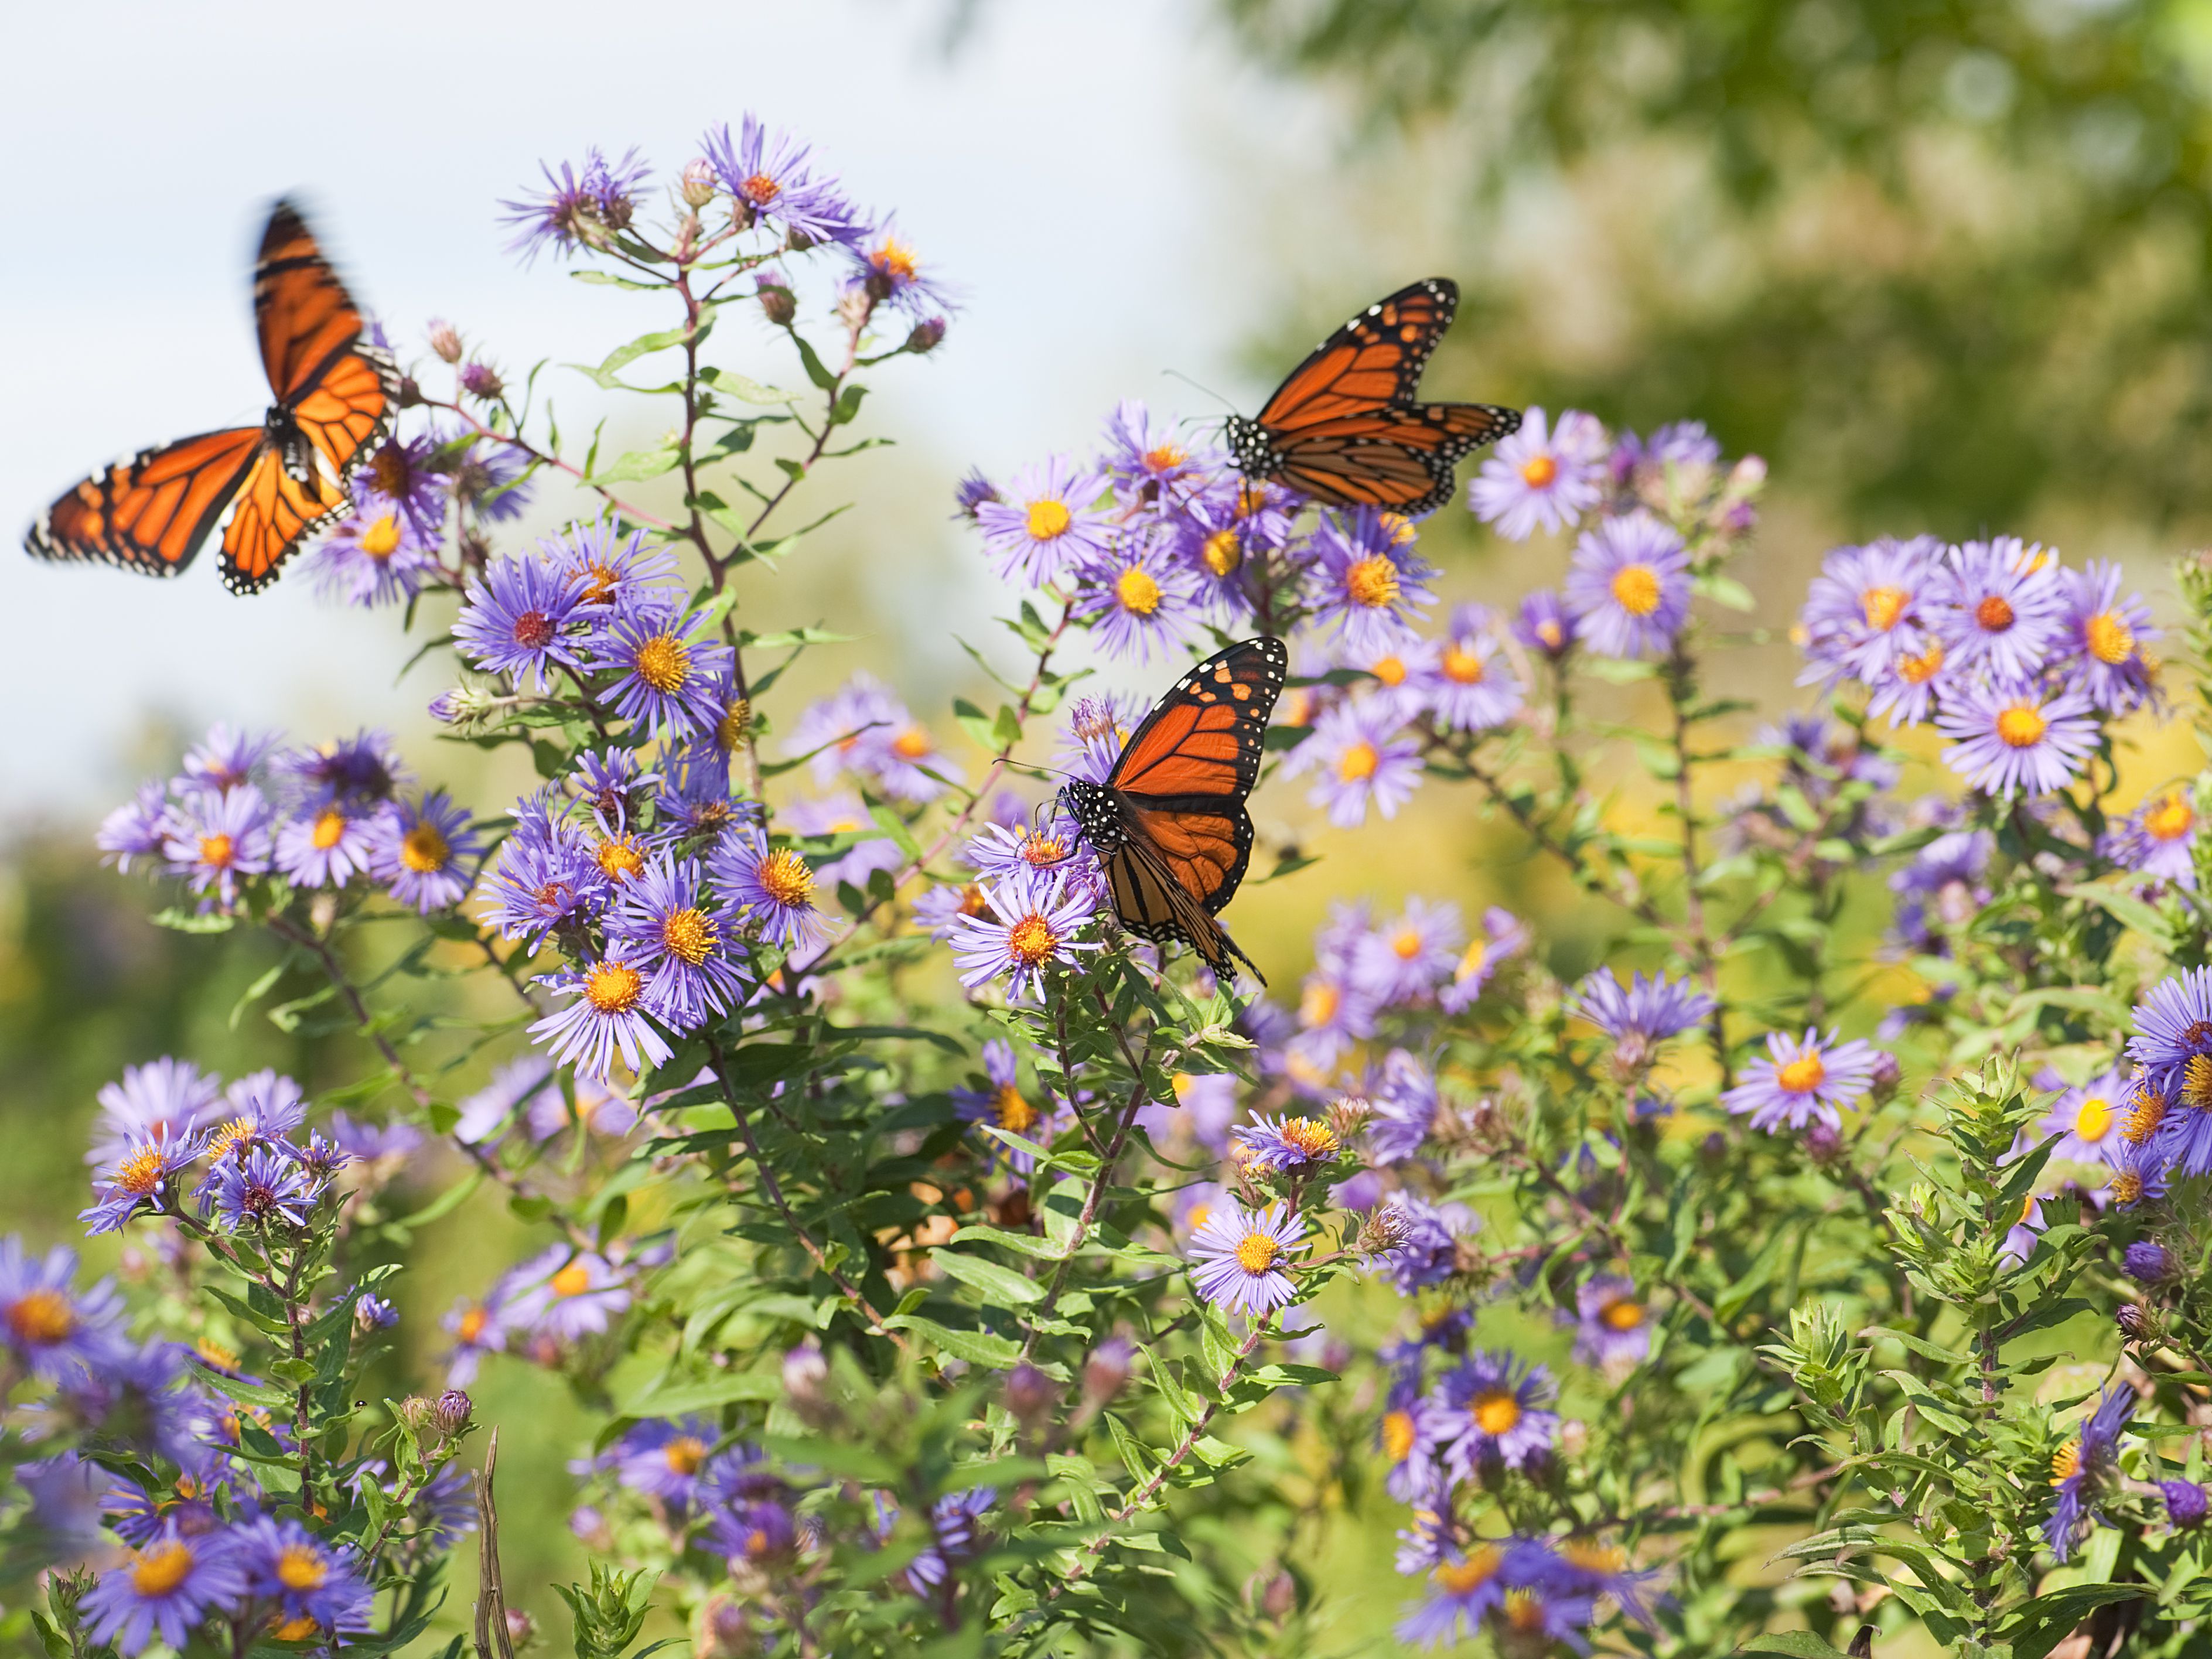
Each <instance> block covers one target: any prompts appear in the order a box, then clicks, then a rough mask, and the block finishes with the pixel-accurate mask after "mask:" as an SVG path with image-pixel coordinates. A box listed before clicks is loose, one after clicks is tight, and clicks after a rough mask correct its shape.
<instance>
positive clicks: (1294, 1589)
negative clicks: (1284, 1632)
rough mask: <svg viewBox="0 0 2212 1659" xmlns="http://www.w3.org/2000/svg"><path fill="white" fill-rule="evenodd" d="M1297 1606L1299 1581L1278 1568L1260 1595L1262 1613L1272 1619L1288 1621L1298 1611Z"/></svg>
mask: <svg viewBox="0 0 2212 1659" xmlns="http://www.w3.org/2000/svg"><path fill="white" fill-rule="evenodd" d="M1297 1605H1298V1581H1297V1579H1295V1578H1293V1577H1291V1575H1290V1574H1288V1573H1287V1572H1285V1571H1281V1570H1280V1569H1279V1568H1278V1569H1277V1570H1276V1573H1275V1576H1274V1577H1273V1578H1270V1579H1269V1580H1268V1581H1267V1589H1264V1590H1262V1591H1261V1593H1260V1609H1261V1612H1263V1613H1266V1614H1267V1617H1268V1618H1270V1619H1276V1620H1280V1619H1286V1618H1288V1617H1289V1616H1290V1615H1291V1613H1294V1612H1296V1611H1297Z"/></svg>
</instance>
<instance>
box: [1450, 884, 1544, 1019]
mask: <svg viewBox="0 0 2212 1659" xmlns="http://www.w3.org/2000/svg"><path fill="white" fill-rule="evenodd" d="M1528 943H1529V933H1528V927H1526V925H1524V924H1523V923H1522V921H1521V919H1520V918H1519V917H1517V916H1516V915H1514V914H1513V913H1512V912H1511V911H1510V910H1507V909H1505V908H1503V907H1501V906H1499V905H1495V904H1493V905H1492V906H1491V907H1490V908H1488V909H1487V910H1486V911H1484V912H1483V913H1482V931H1481V932H1480V933H1477V934H1476V935H1475V936H1474V939H1472V940H1471V941H1469V943H1468V947H1467V949H1466V951H1463V952H1462V954H1461V956H1460V959H1459V963H1458V964H1457V965H1456V966H1455V967H1454V968H1453V969H1452V977H1451V983H1450V984H1449V985H1447V986H1445V987H1443V991H1442V992H1441V993H1439V994H1438V995H1437V1002H1438V1003H1439V1004H1440V1005H1441V1006H1443V1011H1444V1012H1446V1013H1448V1014H1456V1013H1460V1012H1464V1011H1465V1010H1466V1009H1468V1008H1469V1007H1471V1006H1474V1000H1475V999H1476V998H1478V997H1480V995H1481V994H1482V989H1483V987H1485V986H1486V985H1487V984H1489V983H1490V979H1491V975H1493V974H1495V973H1496V972H1497V971H1498V964H1499V963H1504V962H1510V960H1512V958H1513V957H1517V956H1519V955H1520V954H1521V953H1522V951H1525V950H1527V949H1528Z"/></svg>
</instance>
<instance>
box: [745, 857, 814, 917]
mask: <svg viewBox="0 0 2212 1659" xmlns="http://www.w3.org/2000/svg"><path fill="white" fill-rule="evenodd" d="M754 879H755V880H757V882H759V883H760V884H761V890H762V891H763V892H764V893H766V894H767V895H768V896H769V897H770V898H772V899H774V900H775V902H777V903H778V904H811V903H812V902H814V872H812V871H811V870H810V869H808V868H807V867H806V862H805V860H803V859H801V858H800V857H799V854H796V853H794V852H793V851H792V850H791V849H790V848H788V847H784V848H778V849H777V850H776V851H775V852H773V853H771V854H769V855H768V857H767V858H766V859H764V860H762V862H761V867H760V870H759V872H758V873H757V875H756V876H755V877H754Z"/></svg>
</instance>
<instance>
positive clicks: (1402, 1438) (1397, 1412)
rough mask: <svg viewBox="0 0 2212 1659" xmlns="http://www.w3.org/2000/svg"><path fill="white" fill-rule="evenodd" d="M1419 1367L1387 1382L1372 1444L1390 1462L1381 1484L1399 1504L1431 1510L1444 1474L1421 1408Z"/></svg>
mask: <svg viewBox="0 0 2212 1659" xmlns="http://www.w3.org/2000/svg"><path fill="white" fill-rule="evenodd" d="M1420 1403H1421V1397H1420V1382H1419V1371H1418V1369H1416V1370H1415V1371H1414V1372H1413V1374H1411V1375H1407V1376H1401V1377H1400V1378H1399V1379H1398V1380H1397V1381H1396V1382H1395V1383H1392V1384H1391V1386H1390V1392H1389V1397H1388V1399H1387V1400H1386V1401H1385V1402H1384V1407H1383V1415H1382V1418H1381V1419H1380V1420H1379V1421H1378V1422H1377V1423H1376V1425H1375V1447H1376V1450H1377V1451H1379V1452H1381V1453H1382V1454H1383V1456H1384V1458H1386V1459H1387V1460H1388V1461H1389V1465H1390V1472H1389V1474H1387V1475H1386V1476H1384V1477H1383V1487H1384V1489H1385V1490H1386V1491H1388V1492H1389V1494H1390V1496H1391V1497H1393V1498H1396V1499H1397V1500H1398V1501H1399V1502H1400V1503H1401V1504H1414V1505H1416V1506H1418V1507H1419V1508H1422V1509H1427V1510H1433V1509H1434V1508H1435V1507H1436V1502H1437V1499H1438V1498H1440V1497H1441V1496H1442V1487H1443V1474H1442V1471H1440V1470H1439V1469H1438V1468H1437V1461H1436V1449H1437V1447H1436V1440H1435V1438H1434V1437H1433V1436H1431V1433H1430V1432H1429V1421H1428V1418H1427V1416H1426V1415H1425V1413H1423V1412H1422V1411H1421V1409H1420Z"/></svg>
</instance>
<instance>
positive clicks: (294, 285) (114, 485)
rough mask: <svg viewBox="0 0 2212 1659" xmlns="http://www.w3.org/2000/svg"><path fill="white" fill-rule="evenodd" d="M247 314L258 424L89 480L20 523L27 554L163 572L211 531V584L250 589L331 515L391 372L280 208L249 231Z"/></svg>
mask: <svg viewBox="0 0 2212 1659" xmlns="http://www.w3.org/2000/svg"><path fill="white" fill-rule="evenodd" d="M253 314H254V331H255V333H256V335H257V336H258V340H259V343H260V347H261V362H262V367H263V368H264V371H265V372H266V373H267V374H268V378H269V386H270V392H272V393H273V394H274V396H273V398H272V400H271V402H270V406H269V410H268V412H267V413H266V414H265V415H264V416H263V417H262V422H261V424H260V425H259V426H258V427H230V428H224V429H222V430H220V431H216V432H203V433H200V434H198V435H196V436H194V437H190V438H185V439H181V440H179V441H177V442H175V443H172V444H162V445H159V446H156V447H154V448H151V449H142V450H140V451H139V452H138V453H137V454H135V455H133V456H131V458H130V459H128V460H123V461H118V462H116V463H115V465H112V466H111V467H108V468H107V469H106V471H101V472H98V473H95V474H94V475H93V476H92V477H88V478H87V479H85V480H84V481H83V482H82V483H79V484H77V485H76V487H75V488H74V489H70V491H69V492H68V493H67V494H65V495H62V496H61V497H60V498H59V499H58V500H57V501H55V502H54V504H53V505H52V507H49V508H47V509H46V513H45V515H44V516H43V517H42V518H40V520H39V521H38V522H37V523H36V524H34V525H33V526H31V529H30V532H29V533H28V534H27V535H26V536H25V538H24V540H23V544H24V547H25V549H26V550H27V551H28V552H30V553H32V554H33V555H34V556H37V557H40V558H43V559H52V560H58V561H83V560H100V561H104V562H107V563H110V564H118V565H121V566H123V567H125V568H126V569H131V570H137V571H139V572H141V573H143V574H147V575H155V576H173V575H176V574H178V573H179V572H180V571H182V570H183V569H184V568H185V567H186V566H187V565H189V564H190V563H191V562H192V560H193V558H194V557H195V556H197V554H198V552H199V550H200V547H201V545H202V544H204V542H205V541H206V540H207V538H208V537H209V536H210V535H211V534H212V533H214V532H215V531H216V528H217V526H221V527H222V575H223V581H224V583H225V585H227V586H228V587H229V588H230V589H231V591H232V592H237V593H251V592H254V591H255V590H257V589H258V588H260V587H262V586H265V585H266V584H267V583H268V582H270V581H271V580H274V579H275V577H276V573H277V571H278V569H279V568H281V567H282V566H283V562H284V561H285V560H286V559H288V558H289V557H290V556H291V555H292V553H293V550H295V549H296V548H297V547H298V546H299V544H301V542H302V541H303V540H305V539H306V538H307V537H309V536H312V535H313V534H314V533H315V532H318V531H319V530H322V529H324V528H325V527H326V526H329V525H331V524H332V523H334V522H336V521H337V520H338V519H339V518H340V517H342V516H343V514H344V513H345V511H346V509H347V507H348V506H349V495H348V491H347V485H348V483H349V480H350V479H351V477H353V474H354V472H355V471H356V469H357V468H358V467H359V466H360V465H361V464H362V461H364V460H365V459H367V458H368V456H369V455H370V454H372V453H374V450H375V447H376V446H377V445H378V444H379V443H380V442H381V441H383V439H384V437H385V435H386V433H388V432H389V431H390V430H391V426H392V411H393V410H394V409H395V408H396V407H397V406H398V398H399V374H398V368H397V367H396V366H395V365H394V363H393V362H392V357H391V356H390V354H389V353H387V352H386V351H385V350H384V349H383V348H382V347H380V346H377V345H375V344H373V343H370V342H369V341H368V340H366V339H364V338H363V337H362V333H363V328H364V325H363V322H362V315H361V313H360V311H359V310H358V309H357V308H356V307H355V305H354V302H353V301H352V299H351V297H350V296H349V295H348V294H347V293H346V290H345V288H344V285H343V283H340V282H339V281H338V278H337V273H336V272H335V271H333V270H331V266H330V264H329V263H328V261H326V260H325V258H323V255H322V252H321V249H320V248H319V246H317V244H316V242H315V239H314V237H313V234H312V233H310V232H309V230H308V229H307V223H306V222H305V221H304V220H302V219H301V216H300V214H299V212H298V210H296V209H295V208H294V207H293V206H292V205H291V204H289V203H286V202H279V203H277V204H276V207H275V209H274V210H272V211H271V212H270V216H269V225H268V228H267V229H266V230H265V231H264V234H263V235H262V239H261V255H260V258H259V260H258V263H257V264H256V266H255V269H254V283H253Z"/></svg>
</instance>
